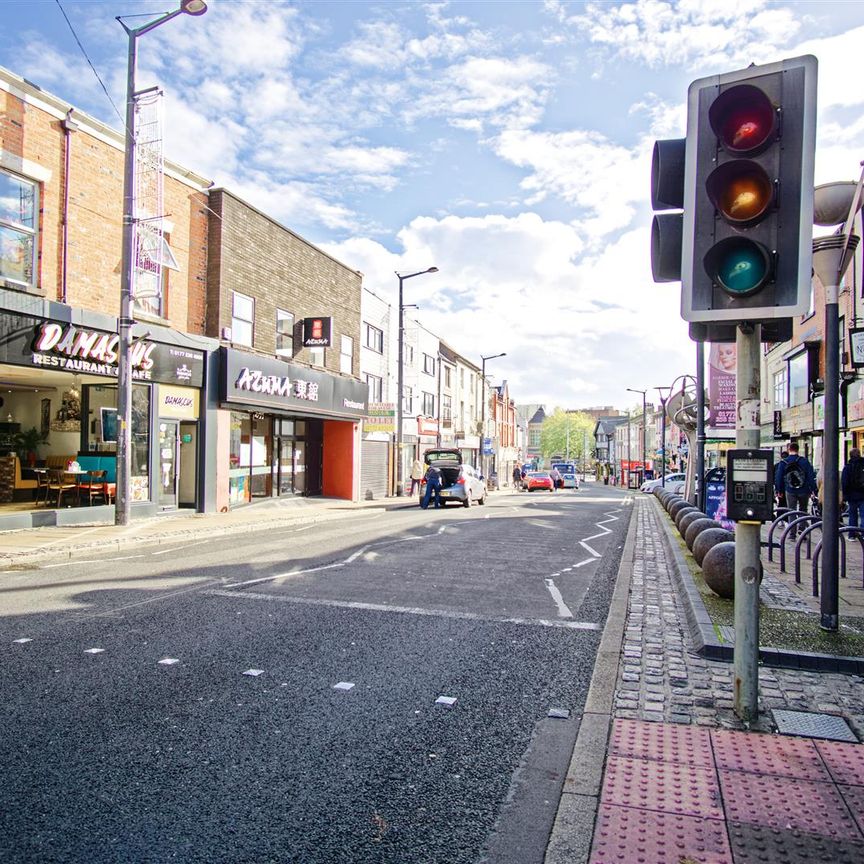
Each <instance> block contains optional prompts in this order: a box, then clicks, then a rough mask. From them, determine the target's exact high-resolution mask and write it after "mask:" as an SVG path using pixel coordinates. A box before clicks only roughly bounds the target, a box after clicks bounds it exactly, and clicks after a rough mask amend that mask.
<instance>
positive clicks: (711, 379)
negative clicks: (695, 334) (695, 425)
mask: <svg viewBox="0 0 864 864" xmlns="http://www.w3.org/2000/svg"><path fill="white" fill-rule="evenodd" d="M709 344H710V346H711V348H710V351H709V352H708V399H709V400H710V407H709V410H708V435H709V437H711V438H734V437H735V405H736V399H735V368H736V364H737V356H736V352H737V348H736V347H735V344H734V343H732V342H712V343H709Z"/></svg>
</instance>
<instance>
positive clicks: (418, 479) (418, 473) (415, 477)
mask: <svg viewBox="0 0 864 864" xmlns="http://www.w3.org/2000/svg"><path fill="white" fill-rule="evenodd" d="M422 480H423V463H422V462H421V461H420V460H419V459H415V460H414V461H413V462H412V463H411V491H410V492H409V493H408V494H409V495H413V494H414V492H415V490H417V489H419V488H420V486H421V485H422Z"/></svg>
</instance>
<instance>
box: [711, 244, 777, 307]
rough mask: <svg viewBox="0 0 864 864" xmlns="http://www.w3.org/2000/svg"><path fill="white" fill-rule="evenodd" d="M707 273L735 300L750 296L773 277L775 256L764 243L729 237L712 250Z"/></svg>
mask: <svg viewBox="0 0 864 864" xmlns="http://www.w3.org/2000/svg"><path fill="white" fill-rule="evenodd" d="M705 270H706V271H707V273H708V275H709V276H710V277H711V280H712V281H713V282H715V283H716V284H718V285H719V286H720V287H721V288H722V289H723V290H724V291H725V292H726V293H727V294H729V295H730V296H731V297H747V296H748V295H750V294H754V293H755V292H756V291H758V290H759V289H760V288H762V286H763V285H765V283H766V282H767V281H768V279H769V277H770V276H771V256H770V254H769V253H768V250H767V249H766V248H765V247H764V246H763V245H762V244H761V243H756V242H755V241H753V240H748V239H746V238H743V237H727V238H726V239H725V240H721V241H720V242H719V243H717V244H716V245H715V246H713V247H712V248H711V249H710V250H709V251H708V254H707V255H706V256H705Z"/></svg>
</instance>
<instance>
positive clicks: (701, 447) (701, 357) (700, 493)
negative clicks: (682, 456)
mask: <svg viewBox="0 0 864 864" xmlns="http://www.w3.org/2000/svg"><path fill="white" fill-rule="evenodd" d="M696 476H697V478H698V479H699V486H698V488H697V490H696V506H697V507H698V508H699V509H700V510H701V511H702V512H703V513H704V512H705V343H704V342H702V341H701V340H700V341H699V342H697V343H696Z"/></svg>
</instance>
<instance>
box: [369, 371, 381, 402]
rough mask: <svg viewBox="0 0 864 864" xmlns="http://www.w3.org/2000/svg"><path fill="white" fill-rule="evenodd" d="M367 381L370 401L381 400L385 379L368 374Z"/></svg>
mask: <svg viewBox="0 0 864 864" xmlns="http://www.w3.org/2000/svg"><path fill="white" fill-rule="evenodd" d="M366 383H367V384H368V385H369V401H370V402H381V401H382V399H383V397H382V391H383V385H384V381H383V379H382V378H379V377H378V376H377V375H367V376H366Z"/></svg>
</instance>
